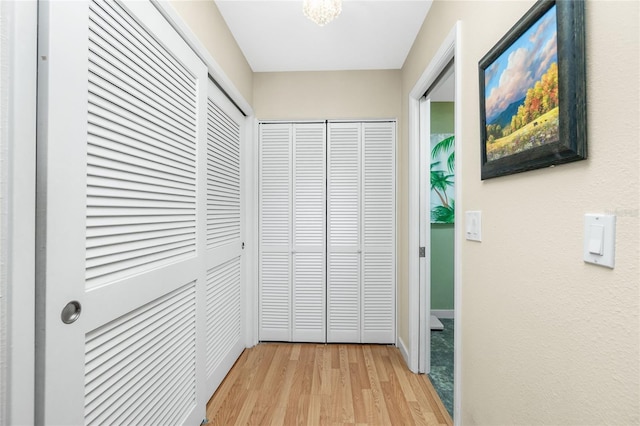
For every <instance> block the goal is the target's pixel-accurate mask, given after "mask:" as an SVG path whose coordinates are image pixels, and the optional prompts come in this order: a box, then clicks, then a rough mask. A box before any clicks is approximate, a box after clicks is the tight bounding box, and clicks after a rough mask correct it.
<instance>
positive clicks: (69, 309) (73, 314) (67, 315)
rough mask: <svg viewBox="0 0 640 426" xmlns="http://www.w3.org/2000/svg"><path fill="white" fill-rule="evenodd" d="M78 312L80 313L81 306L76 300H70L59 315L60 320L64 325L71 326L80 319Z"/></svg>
mask: <svg viewBox="0 0 640 426" xmlns="http://www.w3.org/2000/svg"><path fill="white" fill-rule="evenodd" d="M80 312H82V306H81V305H80V302H78V301H77V300H72V301H71V302H69V303H67V304H66V305H65V307H64V308H62V312H61V313H60V319H62V322H63V323H65V324H71V323H74V322H76V320H77V319H78V318H79V317H80Z"/></svg>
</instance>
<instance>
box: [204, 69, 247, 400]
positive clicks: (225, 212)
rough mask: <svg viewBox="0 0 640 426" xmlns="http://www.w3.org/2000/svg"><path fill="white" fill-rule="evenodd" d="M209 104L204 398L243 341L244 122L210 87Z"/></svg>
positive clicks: (225, 99) (223, 374)
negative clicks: (242, 172)
mask: <svg viewBox="0 0 640 426" xmlns="http://www.w3.org/2000/svg"><path fill="white" fill-rule="evenodd" d="M208 86H209V87H208V99H207V161H206V178H207V196H206V211H207V217H206V228H207V234H206V245H207V252H206V259H205V263H206V265H207V284H206V339H207V345H206V386H205V388H206V393H207V395H209V396H210V395H212V394H213V393H214V392H215V391H216V389H217V388H218V386H219V385H220V383H221V382H222V380H223V379H224V377H225V376H226V375H227V373H228V372H229V370H230V369H231V367H232V366H233V363H234V362H235V361H236V359H238V356H240V354H241V353H242V350H243V349H244V344H243V339H242V335H243V333H242V318H243V316H242V306H243V304H242V300H241V294H242V287H243V273H242V271H243V261H244V256H243V250H242V231H243V230H242V203H241V200H242V195H243V194H242V179H241V168H242V141H243V126H242V121H243V116H242V114H241V113H240V111H238V109H237V108H236V107H235V106H234V105H233V104H232V103H231V102H230V101H229V100H228V99H227V98H226V96H225V95H224V94H223V93H222V92H221V91H220V89H218V88H217V87H216V86H215V84H214V83H213V82H212V81H209V82H208Z"/></svg>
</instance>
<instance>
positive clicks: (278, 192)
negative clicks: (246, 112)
mask: <svg viewBox="0 0 640 426" xmlns="http://www.w3.org/2000/svg"><path fill="white" fill-rule="evenodd" d="M291 139H292V130H291V125H288V124H284V125H282V124H269V125H265V124H263V125H261V126H260V237H261V239H260V244H261V247H262V248H263V249H267V250H269V249H270V248H274V249H275V248H278V249H280V248H282V249H283V250H290V249H289V247H290V245H291V219H292V218H291V207H292V205H291V184H292V182H291V181H292V179H291Z"/></svg>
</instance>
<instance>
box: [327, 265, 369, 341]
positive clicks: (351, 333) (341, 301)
mask: <svg viewBox="0 0 640 426" xmlns="http://www.w3.org/2000/svg"><path fill="white" fill-rule="evenodd" d="M328 263H329V268H328V269H329V271H328V275H329V276H328V285H327V306H328V308H327V310H328V312H327V315H328V320H327V341H328V342H330V343H335V342H354V343H358V342H360V328H361V315H360V298H361V293H360V254H359V253H329V255H328Z"/></svg>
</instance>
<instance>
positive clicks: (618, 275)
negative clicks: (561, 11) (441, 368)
mask: <svg viewBox="0 0 640 426" xmlns="http://www.w3.org/2000/svg"><path fill="white" fill-rule="evenodd" d="M533 3H534V2H533V1H519V2H504V1H496V2H492V1H436V2H435V3H434V5H433V7H432V8H431V11H430V12H429V15H428V17H427V19H426V21H425V23H424V25H423V27H422V30H421V32H420V33H419V35H418V38H417V40H416V43H415V44H414V46H413V48H412V51H411V53H410V55H409V58H408V59H407V61H406V62H405V65H404V68H403V96H404V99H405V100H406V99H407V94H408V93H409V91H410V90H411V88H412V87H413V86H414V84H415V82H416V80H417V79H418V77H419V76H420V74H421V72H422V71H423V70H424V69H425V67H426V65H427V64H428V63H429V60H430V59H431V58H432V57H433V55H434V53H435V52H436V50H437V48H438V47H439V46H440V44H441V43H442V41H443V39H444V37H445V36H446V35H447V34H448V32H449V30H450V29H451V28H452V27H453V25H454V23H455V22H456V21H457V20H461V22H462V41H461V43H462V49H461V51H460V52H458V55H457V57H456V60H457V61H461V66H462V75H461V76H460V77H461V82H462V84H461V87H457V88H456V90H458V91H461V93H462V103H461V108H462V127H463V130H464V134H463V139H462V140H459V141H457V143H460V144H461V148H462V168H463V180H462V182H459V184H460V185H462V191H463V202H464V204H463V206H462V209H463V210H481V211H482V219H483V224H482V226H483V229H482V236H483V241H482V242H481V243H474V242H466V241H457V244H461V248H462V259H461V261H462V306H460V307H456V309H461V315H462V323H461V324H460V327H459V328H458V330H460V331H461V332H462V339H463V344H462V365H460V366H459V367H460V368H461V369H462V415H461V418H460V419H459V420H460V422H461V424H465V425H466V424H486V425H498V424H503V425H504V424H581V425H587V424H605V423H606V424H616V425H628V424H638V423H639V422H640V407H639V404H640V394H639V391H640V372H639V365H640V363H639V362H638V360H639V359H640V350H639V348H640V327H639V326H640V322H639V313H640V307H639V304H640V293H639V281H640V280H639V276H640V269H639V261H640V254H639V245H640V244H639V234H640V227H639V218H640V214H639V208H640V200H639V195H640V194H639V186H640V174H639V170H640V154H639V146H640V143H639V140H640V135H639V129H640V123H639V120H640V113H639V111H640V105H639V102H640V67H639V57H640V52H639V45H640V34H639V25H640V24H639V23H640V3H638V2H636V1H633V2H624V1H621V2H618V1H588V2H587V3H586V15H587V16H586V18H587V19H586V31H587V52H586V56H587V85H588V93H587V103H588V114H587V115H588V125H587V127H588V128H587V131H588V142H589V159H588V160H586V161H581V162H576V163H572V164H567V165H562V166H557V167H555V168H551V169H549V168H547V169H542V170H536V171H531V172H527V173H520V174H517V175H513V176H508V177H501V178H497V179H492V180H488V181H484V182H483V181H481V180H480V147H479V143H480V142H479V140H480V124H479V112H478V111H479V108H478V99H479V94H478V61H479V60H480V59H481V58H482V56H483V55H484V54H485V53H486V52H488V51H489V50H490V49H491V48H492V47H493V46H494V44H495V43H497V42H498V40H499V39H500V38H501V37H502V36H503V35H504V34H505V33H506V32H507V31H508V30H509V28H510V27H511V26H512V25H513V24H515V22H516V21H517V20H518V19H519V18H520V17H521V16H522V15H523V14H524V13H525V12H526V11H527V10H528V9H529V8H530V7H531V6H532V5H533ZM405 100H403V107H404V105H406V102H405ZM403 115H405V116H406V114H403ZM405 123H406V122H405ZM405 125H406V124H405ZM404 134H405V135H406V132H405V133H404ZM406 143H407V141H406V139H405V140H403V141H401V144H405V146H406ZM401 149H402V150H404V148H401ZM405 152H406V151H405ZM406 158H407V157H406V155H405V156H404V159H405V160H406ZM404 169H406V168H404ZM399 170H403V167H402V166H401V167H400V169H399ZM403 179H406V178H405V177H403V176H399V180H400V181H402V180H403ZM605 212H617V214H618V218H617V243H616V267H615V269H613V270H609V269H606V268H602V267H597V266H594V265H589V264H585V263H584V262H583V261H582V244H583V235H582V233H583V216H584V214H585V213H605Z"/></svg>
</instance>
